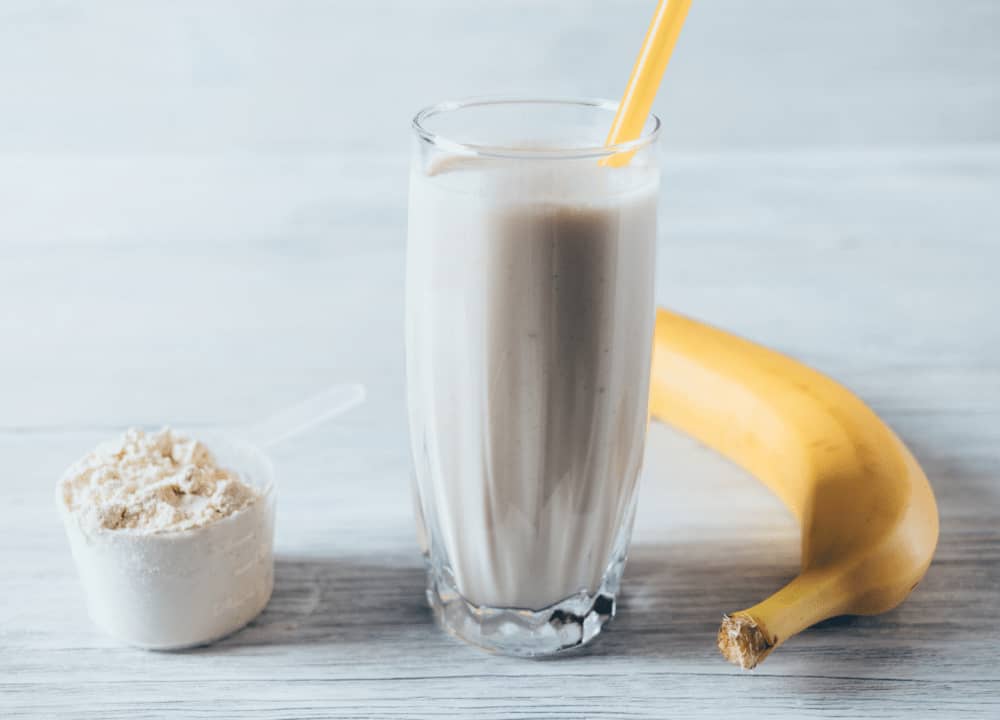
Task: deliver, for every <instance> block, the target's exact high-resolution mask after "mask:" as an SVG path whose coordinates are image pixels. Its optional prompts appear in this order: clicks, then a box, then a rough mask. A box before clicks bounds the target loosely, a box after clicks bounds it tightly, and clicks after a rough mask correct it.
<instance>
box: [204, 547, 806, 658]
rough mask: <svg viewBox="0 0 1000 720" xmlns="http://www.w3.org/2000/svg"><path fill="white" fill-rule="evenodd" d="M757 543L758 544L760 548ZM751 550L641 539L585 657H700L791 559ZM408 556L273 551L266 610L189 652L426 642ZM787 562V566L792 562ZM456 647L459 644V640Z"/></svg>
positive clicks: (414, 567) (428, 622)
mask: <svg viewBox="0 0 1000 720" xmlns="http://www.w3.org/2000/svg"><path fill="white" fill-rule="evenodd" d="M758 549H759V548H758ZM793 555H794V553H793V554H792V555H790V554H789V553H788V552H787V548H786V551H785V552H784V554H783V556H782V557H781V558H780V559H774V558H772V559H771V560H768V559H767V558H766V557H764V558H763V559H762V558H760V557H758V558H757V560H756V561H755V560H754V559H753V558H752V557H750V553H748V551H747V548H745V547H738V546H735V545H728V546H727V545H725V544H722V543H718V544H712V543H707V544H697V545H683V544H682V545H669V546H664V545H643V544H639V545H637V546H635V547H634V548H633V550H632V558H631V559H630V561H629V565H628V568H627V570H626V574H625V580H624V593H623V594H622V596H621V602H620V605H619V611H618V617H617V618H616V619H615V620H614V622H613V623H612V624H611V625H610V626H609V629H608V631H607V632H605V634H604V636H603V637H601V638H599V639H598V641H597V642H596V643H595V644H594V645H592V646H591V647H589V648H587V649H585V650H584V651H581V652H578V653H573V654H574V655H578V656H580V657H584V656H618V655H624V656H634V657H672V658H674V659H678V658H684V657H693V656H705V655H710V654H712V653H714V652H716V651H715V649H714V637H715V629H716V628H717V626H718V621H719V615H720V613H721V611H722V609H723V608H725V609H730V610H731V609H735V608H736V607H737V606H739V607H742V605H738V604H739V602H741V601H743V602H744V604H745V605H748V604H751V602H753V601H755V600H754V599H755V598H756V597H763V596H764V595H766V594H768V593H769V592H771V591H773V589H774V588H776V587H778V586H780V585H781V584H782V583H783V582H785V581H786V580H787V579H788V578H789V577H790V575H791V574H792V573H793V572H794V564H795V557H794V556H793ZM419 563H420V558H419V556H418V555H417V553H416V551H414V553H413V555H412V557H411V556H406V557H390V558H386V560H385V561H384V562H379V561H375V560H373V559H371V558H357V557H354V558H352V557H339V556H338V557H330V558H323V557H295V556H278V557H277V558H276V560H275V588H274V594H273V596H272V598H271V602H270V603H269V604H268V606H267V608H266V609H265V610H264V612H263V613H262V614H261V615H260V617H258V618H257V619H256V620H255V621H253V622H252V623H251V624H250V625H248V626H247V627H246V628H244V629H243V630H242V631H240V632H238V633H235V634H234V635H232V636H230V637H229V638H226V639H224V640H223V641H221V642H219V643H217V644H215V645H212V646H208V647H205V648H200V649H196V650H193V651H192V652H197V653H206V654H207V653H226V652H232V651H236V650H238V649H240V648H249V647H255V646H293V645H303V644H331V645H334V644H336V645H349V644H352V643H366V644H370V643H399V642H404V643H412V642H421V643H428V642H430V643H433V642H441V641H442V640H443V634H442V633H441V632H440V631H439V630H438V629H437V628H436V627H435V626H434V622H433V618H432V616H431V613H430V610H429V609H428V607H427V604H426V601H425V598H424V568H423V565H422V564H419ZM790 564H791V565H790ZM456 647H460V646H459V645H456Z"/></svg>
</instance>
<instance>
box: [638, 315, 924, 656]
mask: <svg viewBox="0 0 1000 720" xmlns="http://www.w3.org/2000/svg"><path fill="white" fill-rule="evenodd" d="M650 414H651V416H652V417H653V418H654V419H657V420H660V421H662V422H665V423H668V424H670V425H672V426H674V427H676V428H678V429H679V430H681V431H682V432H684V433H686V434H688V435H691V436H692V437H694V438H696V439H697V440H699V441H701V442H702V443H704V444H705V445H707V446H709V447H711V448H713V449H714V450H716V451H718V452H719V453H721V454H722V455H724V456H725V457H727V458H729V459H730V460H732V461H733V462H735V463H736V464H737V465H739V466H741V467H742V468H744V469H745V470H747V471H748V472H749V473H750V474H752V475H753V476H755V477H756V478H757V479H759V480H760V481H761V482H763V483H764V485H766V486H767V487H768V488H769V489H770V490H771V491H772V492H774V493H775V494H776V495H777V496H778V498H779V499H781V500H782V502H784V503H785V505H787V506H788V508H789V509H790V510H791V512H792V514H793V515H794V516H795V518H796V519H797V520H798V522H799V525H800V527H801V533H802V547H801V571H800V573H799V575H798V576H797V577H796V578H795V579H794V580H792V581H791V582H789V583H788V584H787V585H785V586H784V587H783V588H781V589H780V590H778V591H777V592H776V593H774V594H773V595H771V596H770V597H768V598H766V599H764V600H763V601H761V602H760V603H758V604H756V605H754V606H753V607H750V608H747V609H745V610H740V611H738V612H733V613H729V614H727V615H725V616H724V618H723V622H722V626H721V627H720V629H719V634H718V646H719V649H720V651H721V652H722V654H723V656H724V657H725V658H726V659H727V660H729V661H731V662H733V663H736V664H738V665H739V666H740V667H742V668H744V669H750V668H754V667H756V666H757V664H758V663H760V662H761V661H762V660H763V659H764V658H766V657H767V656H768V655H769V654H770V653H771V652H772V651H773V650H774V649H775V648H777V647H778V646H779V645H781V644H782V643H784V642H786V641H787V640H788V639H789V638H790V637H792V636H793V635H795V634H796V633H798V632H801V631H802V630H804V629H805V628H807V627H809V626H811V625H814V624H815V623H818V622H820V621H822V620H825V619H827V618H830V617H834V616H837V615H846V614H851V615H874V614H877V613H882V612H885V611H887V610H890V609H892V608H894V607H896V606H897V605H898V604H899V603H901V602H902V601H903V600H904V599H905V598H906V597H907V596H908V595H909V594H910V592H911V591H912V590H913V588H914V587H916V585H917V583H918V582H920V580H921V578H923V576H924V573H925V572H926V571H927V568H928V566H929V565H930V563H931V559H932V557H933V556H934V550H935V547H936V546H937V539H938V511H937V505H936V503H935V500H934V493H933V491H932V490H931V486H930V484H929V483H928V481H927V477H926V475H925V474H924V472H923V470H921V468H920V466H919V465H918V464H917V462H916V460H915V459H914V458H913V456H912V454H911V453H910V451H909V450H908V449H907V448H906V446H905V445H904V444H903V443H902V441H900V439H899V438H898V437H897V436H896V435H895V433H893V431H892V430H891V429H890V428H889V427H888V426H887V425H886V424H885V423H883V422H882V421H881V420H880V419H879V418H878V416H877V415H876V414H875V413H874V412H872V410H871V409H870V408H868V406H866V405H865V404H864V403H863V402H862V401H861V400H860V399H858V398H857V397H856V396H855V395H854V394H853V393H851V392H850V391H849V390H847V389H846V388H844V387H843V386H841V385H839V384H838V383H836V382H835V381H833V380H831V379H830V378H828V377H826V376H825V375H822V374H821V373H819V372H817V371H815V370H813V369H811V368H809V367H806V366H805V365H803V364H801V363H799V362H796V361H795V360H792V359H791V358H789V357H786V356H784V355H782V354H780V353H777V352H775V351H773V350H769V349H767V348H765V347H762V346H760V345H757V344H755V343H752V342H749V341H747V340H744V339H741V338H738V337H736V336H734V335H731V334H729V333H726V332H723V331H721V330H718V329H715V328H712V327H710V326H708V325H705V324H703V323H700V322H697V321H695V320H692V319H689V318H686V317H683V316H681V315H678V314H675V313H672V312H669V311H667V310H663V309H660V310H658V311H657V317H656V332H655V337H654V343H653V367H652V377H651V383H650Z"/></svg>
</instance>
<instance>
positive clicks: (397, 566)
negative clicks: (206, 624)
mask: <svg viewBox="0 0 1000 720" xmlns="http://www.w3.org/2000/svg"><path fill="white" fill-rule="evenodd" d="M419 563H420V556H419V554H418V553H417V551H416V550H414V552H413V556H412V557H409V556H408V557H406V558H394V557H390V558H387V559H386V560H385V562H384V563H383V562H376V561H374V560H372V559H369V558H357V557H348V556H336V557H296V556H287V555H285V556H282V555H279V556H277V557H276V558H275V566H274V572H275V578H274V593H273V594H272V596H271V601H270V602H269V603H268V605H267V607H266V608H265V609H264V612H263V613H261V614H260V616H259V617H257V619H256V620H254V621H253V622H251V623H250V624H249V625H248V626H247V627H246V628H244V629H243V630H241V631H239V632H237V633H235V634H233V635H231V636H230V637H228V638H226V639H224V640H222V641H221V642H219V643H216V644H215V645H211V646H208V647H204V648H199V649H196V650H195V651H194V652H199V653H215V652H219V653H224V652H227V651H233V650H236V649H239V648H246V647H251V646H262V645H268V646H291V645H303V644H331V645H333V644H337V645H349V644H352V643H378V642H394V641H399V639H400V637H401V636H403V635H406V636H408V637H409V639H410V640H411V641H412V635H413V633H418V634H426V635H430V634H431V633H433V632H436V630H435V628H434V627H433V622H432V618H431V614H430V610H429V609H428V607H427V604H426V602H425V601H424V568H423V565H422V564H419Z"/></svg>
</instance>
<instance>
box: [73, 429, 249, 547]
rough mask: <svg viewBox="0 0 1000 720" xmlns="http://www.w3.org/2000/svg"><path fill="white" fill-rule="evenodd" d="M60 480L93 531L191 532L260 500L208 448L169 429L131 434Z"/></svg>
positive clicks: (75, 511) (75, 509)
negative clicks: (220, 464)
mask: <svg viewBox="0 0 1000 720" xmlns="http://www.w3.org/2000/svg"><path fill="white" fill-rule="evenodd" d="M61 483H62V496H63V501H64V502H65V504H66V507H67V508H68V509H69V510H70V512H72V513H73V514H74V515H76V517H77V518H78V520H79V522H80V524H81V525H82V526H83V527H84V528H87V529H91V530H99V529H103V530H123V529H129V530H138V531H140V532H148V533H158V532H170V531H176V530H189V529H192V528H198V527H203V526H205V525H208V524H209V523H212V522H214V521H216V520H220V519H222V518H224V517H228V516H229V515H232V514H233V513H236V512H239V511H240V510H243V509H244V508H246V507H249V506H250V505H251V504H253V503H254V502H256V501H257V499H258V498H259V497H260V493H259V492H258V491H257V490H256V488H253V487H251V486H250V485H248V484H246V483H245V482H243V481H242V480H241V479H240V478H239V476H238V475H237V474H236V473H235V472H233V471H232V470H228V469H226V468H222V467H219V466H218V465H217V464H216V462H215V457H214V456H213V455H212V453H211V452H210V451H209V449H208V448H207V447H205V445H203V444H202V443H200V442H198V441H197V440H193V439H191V438H188V437H185V436H183V435H180V434H178V433H175V432H174V431H173V430H171V429H170V428H163V429H162V430H160V431H159V432H155V433H145V432H143V431H142V430H138V429H136V428H131V429H129V430H127V431H126V432H125V434H124V435H122V436H121V437H120V438H118V439H117V440H113V441H110V442H107V443H103V444H101V445H99V446H98V447H97V448H96V449H95V450H94V451H93V452H91V453H90V454H89V455H87V456H86V457H84V458H82V459H80V460H79V461H77V462H76V463H74V464H73V465H72V466H71V467H70V468H69V469H68V470H67V471H66V473H65V474H64V475H63V478H62V480H61Z"/></svg>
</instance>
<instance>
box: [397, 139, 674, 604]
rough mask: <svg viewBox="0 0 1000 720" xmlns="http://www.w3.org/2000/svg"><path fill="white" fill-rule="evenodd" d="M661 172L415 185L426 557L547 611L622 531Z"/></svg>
mask: <svg viewBox="0 0 1000 720" xmlns="http://www.w3.org/2000/svg"><path fill="white" fill-rule="evenodd" d="M657 177H658V176H657V174H656V172H655V170H652V169H649V168H645V167H641V166H636V167H627V168H615V169H612V168H604V167H601V166H599V165H598V164H597V163H596V161H594V160H593V159H587V160H585V161H580V162H579V163H577V162H571V163H567V162H564V161H559V162H558V163H552V162H547V161H545V160H536V161H531V160H516V161H514V160H496V161H491V160H482V159H465V158H453V157H445V158H443V159H440V158H439V159H438V162H436V163H435V164H434V165H433V166H432V167H430V168H424V167H420V168H417V169H416V170H415V171H414V173H413V174H412V176H411V186H410V218H409V237H408V253H407V323H406V324H407V330H406V331H407V381H408V402H409V417H410V432H411V442H412V450H413V457H414V463H415V473H416V479H417V485H418V489H419V494H420V502H421V511H422V512H421V514H422V515H423V519H424V522H425V524H426V532H427V533H428V534H429V536H430V545H431V561H432V562H441V563H445V564H446V565H447V566H448V567H449V568H450V570H451V572H452V573H453V575H454V579H455V583H456V585H457V587H458V589H459V591H460V592H461V593H462V595H463V596H464V597H465V598H466V599H467V600H468V601H470V602H472V603H473V604H476V605H479V606H489V607H494V608H526V609H533V610H537V609H541V608H544V607H546V606H548V605H551V604H553V603H556V602H558V601H560V600H562V599H563V598H566V597H568V596H570V595H573V594H575V593H577V592H579V591H580V590H587V591H588V592H593V591H594V590H595V589H596V588H597V586H598V585H599V584H600V582H601V578H602V574H603V573H604V571H605V569H606V567H607V565H608V563H609V561H610V560H611V557H612V554H613V551H614V549H615V547H616V543H619V541H620V538H621V537H622V533H625V535H624V537H625V541H626V542H627V534H628V532H629V530H630V528H628V527H627V526H628V525H629V523H630V521H631V512H632V508H633V500H634V495H635V487H636V482H637V478H638V474H639V470H640V467H641V463H642V454H643V444H644V439H645V432H646V422H647V390H648V377H649V363H650V353H651V342H652V329H653V321H654V298H653V274H654V265H655V244H656V196H657V189H658V188H657Z"/></svg>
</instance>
